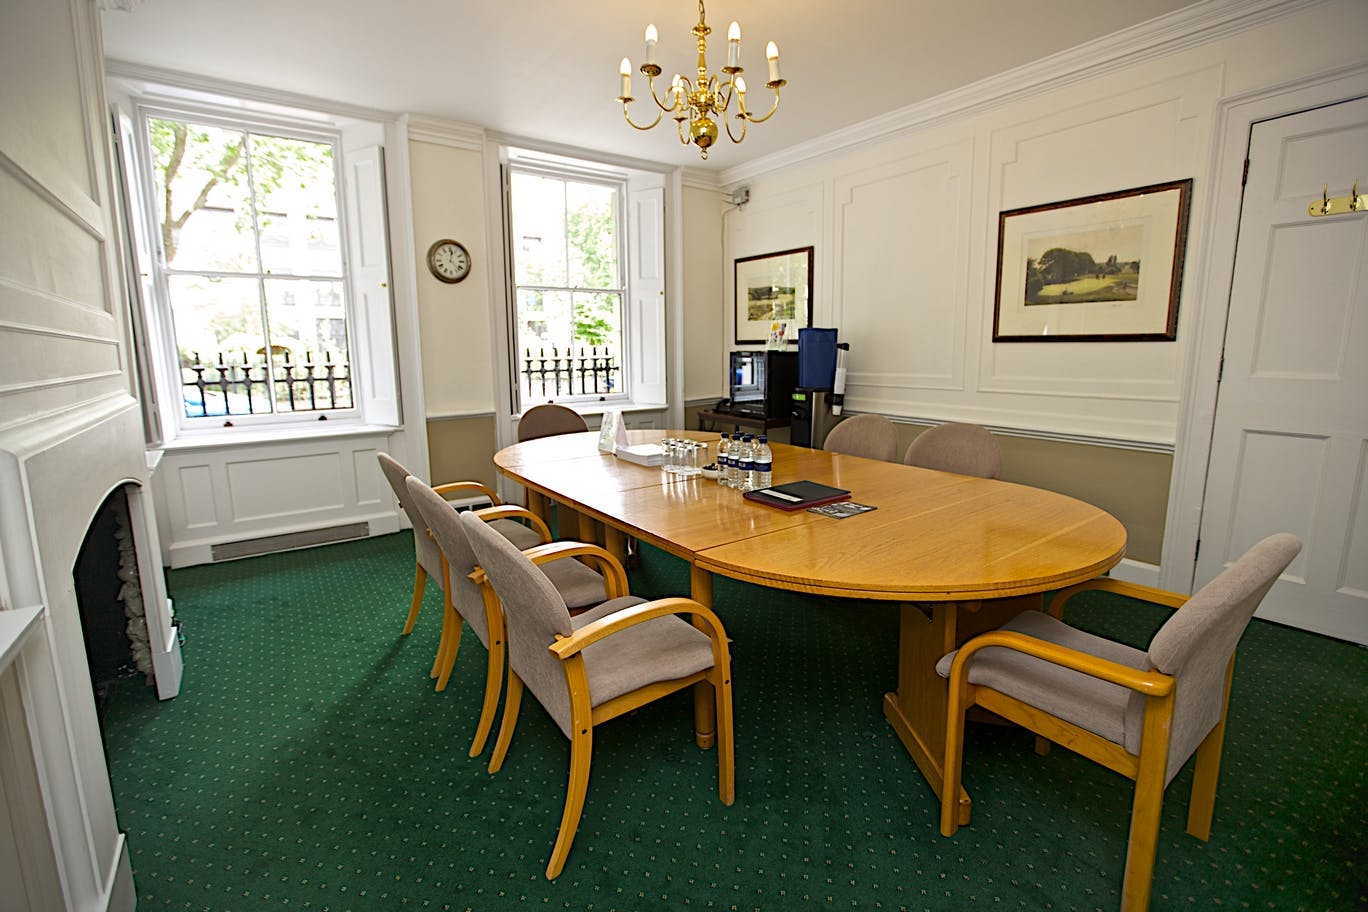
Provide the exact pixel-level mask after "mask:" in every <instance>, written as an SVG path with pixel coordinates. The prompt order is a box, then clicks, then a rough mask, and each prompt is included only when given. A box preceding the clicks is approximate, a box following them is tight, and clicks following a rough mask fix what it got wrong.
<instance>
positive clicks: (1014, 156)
mask: <svg viewBox="0 0 1368 912" xmlns="http://www.w3.org/2000/svg"><path fill="white" fill-rule="evenodd" d="M1107 84H1109V85H1120V86H1124V88H1123V89H1121V90H1120V91H1116V92H1113V93H1109V94H1107V95H1104V96H1100V97H1097V98H1095V99H1094V100H1092V101H1091V102H1087V103H1082V104H1070V105H1063V106H1061V107H1059V108H1057V109H1054V110H1051V111H1049V112H1047V113H1044V114H1043V116H1039V117H1035V118H1033V119H1029V120H1020V121H1018V122H1016V123H1014V124H1012V125H1011V126H1008V127H1004V128H1002V129H999V130H996V131H994V133H993V137H992V153H991V154H992V165H991V166H992V173H993V175H994V180H993V183H992V185H991V186H990V192H992V193H993V194H994V197H995V198H996V199H997V200H998V201H999V207H998V208H999V209H1017V208H1020V207H1022V206H1033V205H1036V204H1039V203H1050V202H1055V201H1057V200H1066V199H1074V198H1076V197H1080V196H1091V195H1092V194H1095V193H1107V192H1110V191H1113V190H1125V189H1128V188H1130V187H1142V186H1144V185H1146V184H1153V183H1159V182H1161V181H1169V180H1180V179H1182V178H1185V177H1192V176H1194V175H1195V173H1196V171H1197V169H1198V168H1200V167H1201V166H1202V165H1204V164H1205V161H1204V160H1203V158H1202V156H1203V155H1204V154H1205V152H1206V149H1205V148H1204V146H1203V142H1204V138H1205V137H1206V135H1207V133H1208V122H1209V120H1210V117H1211V111H1212V106H1213V105H1214V104H1215V101H1216V99H1217V98H1219V97H1220V93H1221V71H1220V67H1209V68H1206V69H1203V70H1198V71H1196V72H1193V73H1187V74H1182V75H1179V76H1174V77H1171V78H1166V79H1162V80H1159V81H1156V82H1153V83H1150V84H1148V85H1142V86H1134V85H1132V84H1129V81H1128V80H1123V81H1110V82H1108V83H1107ZM1050 103H1051V99H1050V98H1049V97H1048V96H1047V97H1046V98H1043V99H1041V104H1050ZM1054 103H1055V104H1058V103H1059V102H1058V100H1057V99H1056V100H1054ZM1140 137H1143V138H1144V141H1143V142H1141V141H1139V138H1140ZM1193 214H1194V216H1197V215H1198V213H1197V212H1196V211H1195V210H1194V213H1193ZM1199 223H1200V219H1198V218H1194V220H1193V224H1194V225H1196V224H1199Z"/></svg>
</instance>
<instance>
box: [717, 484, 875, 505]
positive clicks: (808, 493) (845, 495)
mask: <svg viewBox="0 0 1368 912" xmlns="http://www.w3.org/2000/svg"><path fill="white" fill-rule="evenodd" d="M742 496H743V497H745V498H746V499H747V500H753V501H755V502H756V503H762V504H765V505H766V506H770V507H778V508H779V509H781V510H806V509H807V508H808V507H816V506H820V505H821V504H829V503H835V502H836V501H838V500H849V499H850V492H849V491H847V490H845V489H844V488H833V487H831V486H830V485H824V484H819V483H818V482H815V481H790V482H788V483H787V484H781V485H773V486H772V487H768V488H760V489H759V490H756V491H747V492H746V493H745V494H743V495H742Z"/></svg>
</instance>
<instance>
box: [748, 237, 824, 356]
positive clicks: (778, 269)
mask: <svg viewBox="0 0 1368 912" xmlns="http://www.w3.org/2000/svg"><path fill="white" fill-rule="evenodd" d="M812 251H813V248H811V247H799V248H798V249H796V250H783V251H780V252H779V253H765V254H761V255H759V256H750V257H741V258H740V259H738V260H737V261H736V290H735V295H736V302H735V304H736V313H735V319H736V344H737V345H749V344H758V343H761V342H764V341H765V340H766V339H768V338H769V333H770V326H771V324H773V323H775V322H778V321H783V322H791V323H792V324H793V325H794V326H795V327H802V326H811V325H812ZM792 341H793V343H794V344H797V341H798V338H797V333H794V336H793V340H792Z"/></svg>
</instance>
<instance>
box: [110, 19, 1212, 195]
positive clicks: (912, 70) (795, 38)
mask: <svg viewBox="0 0 1368 912" xmlns="http://www.w3.org/2000/svg"><path fill="white" fill-rule="evenodd" d="M115 2H117V0H115ZM1192 2H1193V0H1101V2H1099V0H1032V2H1029V3H1022V2H1003V0H921V2H915V3H914V2H911V0H863V2H860V0H848V2H847V3H845V4H839V5H838V4H836V3H833V2H829V0H713V2H712V3H711V4H710V5H709V8H708V24H709V25H710V26H711V27H712V29H713V33H712V35H711V36H710V38H709V48H708V50H709V54H708V63H709V69H710V70H711V71H713V72H716V71H717V70H718V68H719V67H720V66H721V65H722V64H723V63H725V62H726V31H727V24H728V23H729V22H730V21H731V20H732V19H738V20H740V23H741V28H742V36H743V40H742V64H743V65H744V66H745V68H746V70H747V73H748V74H749V75H750V76H751V79H750V80H749V82H750V87H751V91H750V93H749V100H750V103H751V104H750V106H751V107H752V108H761V104H762V99H766V98H767V97H768V94H767V92H766V91H765V90H763V89H762V85H763V83H764V79H765V76H764V74H765V72H766V69H765V66H766V65H765V56H764V49H765V42H767V41H771V40H772V41H775V42H776V43H777V44H778V45H779V50H780V62H781V65H782V68H783V74H782V75H783V76H784V78H785V79H787V80H788V83H789V84H788V86H787V87H785V89H784V91H783V100H782V102H781V104H780V106H779V112H778V113H777V114H776V115H775V117H774V118H773V119H772V120H771V121H769V122H768V123H766V124H763V125H760V126H755V127H753V128H752V129H751V131H750V133H749V135H748V136H747V137H746V140H745V142H744V143H743V144H742V145H739V146H733V145H732V144H731V143H729V142H727V141H726V140H725V138H724V139H722V140H719V143H718V145H717V146H716V147H714V150H713V152H712V154H711V155H710V156H709V158H708V160H707V161H706V162H704V161H702V160H701V159H700V157H699V155H698V151H697V150H696V149H695V148H693V147H688V148H685V147H684V146H681V145H680V143H679V140H678V138H677V136H676V135H675V131H674V125H673V123H672V122H671V121H669V120H668V119H667V120H665V121H664V122H662V124H661V125H660V126H658V127H656V128H655V130H652V131H650V132H649V133H638V132H637V131H635V130H632V129H630V128H629V127H628V126H627V125H626V124H625V123H624V122H623V119H622V106H621V104H619V103H618V102H617V101H616V96H617V94H618V88H619V77H618V63H619V61H620V60H621V59H622V58H623V57H630V58H631V60H632V63H633V67H634V68H635V67H636V66H639V65H640V63H641V59H642V52H643V47H644V42H643V39H642V33H643V30H644V29H645V26H646V24H647V23H648V22H654V23H655V25H656V27H657V28H658V29H659V31H660V50H659V55H658V56H659V62H660V65H661V67H662V68H663V69H664V75H663V76H662V77H661V79H660V80H658V82H663V83H665V84H668V78H669V76H670V75H671V74H673V73H674V72H676V71H679V72H683V73H686V74H690V75H691V74H692V73H693V72H694V71H695V70H696V68H697V62H696V55H695V54H694V45H693V40H694V39H693V36H692V35H691V34H690V32H689V30H690V29H691V28H692V27H693V25H694V23H695V22H697V21H698V8H697V5H696V4H695V3H694V2H693V0H631V2H628V0H580V2H578V3H568V2H563V0H503V2H481V3H477V2H471V0H442V2H438V0H387V2H383V3H377V2H375V0H283V2H282V0H233V2H231V3H225V2H224V0H142V2H134V3H132V4H131V5H132V7H133V8H132V9H131V10H130V11H122V10H110V11H106V12H104V13H103V14H102V15H103V21H104V42H105V52H106V54H107V55H108V57H110V58H111V59H114V60H121V61H127V62H130V63H136V64H143V65H148V66H155V67H160V68H164V69H170V70H178V71H182V72H185V73H193V74H196V75H202V76H209V77H214V78H218V79H226V80H230V81H233V82H241V83H247V84H251V85H257V86H262V87H266V88H270V89H275V90H281V91H286V92H292V93H297V94H302V95H309V96H313V97H316V98H322V99H328V100H333V101H339V102H345V103H347V104H350V105H358V106H363V107H368V108H375V109H380V110H384V111H392V112H407V113H411V114H422V115H428V116H433V117H439V118H443V119H448V120H456V121H461V122H464V123H469V124H476V125H480V126H484V127H488V128H491V129H494V130H497V131H499V132H501V133H507V134H512V135H516V136H522V137H527V138H532V139H538V140H543V141H550V142H555V143H562V144H566V145H570V146H575V147H580V148H584V149H591V150H598V151H603V152H611V153H614V154H618V155H626V156H632V157H635V158H641V159H647V160H651V161H656V162H663V163H668V164H677V165H684V166H688V167H693V168H705V169H710V170H719V169H723V168H730V167H734V166H736V165H738V164H740V163H742V162H745V161H748V160H750V159H753V158H758V157H761V156H764V155H767V154H770V153H775V152H778V151H780V150H783V149H785V148H787V147H788V146H791V145H793V144H796V143H800V142H805V141H808V140H812V139H815V138H817V137H820V136H822V135H824V134H827V133H830V132H832V131H834V130H837V129H839V128H842V127H847V126H850V125H852V124H855V123H858V122H860V121H864V120H867V119H869V118H871V117H874V116H876V115H879V114H883V113H885V112H887V111H890V110H894V109H897V108H900V107H903V106H906V105H909V104H912V103H914V102H918V101H922V100H925V99H927V98H931V97H933V96H936V95H939V94H941V93H943V92H946V91H949V90H951V89H956V88H959V87H962V86H965V85H968V84H970V83H973V82H976V81H978V80H980V79H983V78H985V77H988V76H992V75H995V74H997V73H1001V72H1003V71H1006V70H1010V69H1012V68H1014V67H1017V66H1020V65H1022V64H1026V63H1030V62H1032V61H1034V60H1038V59H1040V58H1042V57H1046V56H1049V55H1051V54H1054V53H1057V52H1059V51H1063V50H1066V49H1068V48H1071V47H1074V46H1076V45H1079V44H1082V43H1083V42H1086V41H1090V40H1092V39H1095V38H1099V37H1101V36H1104V35H1107V34H1110V33H1112V32H1116V31H1119V30H1121V29H1123V28H1126V27H1128V26H1132V25H1135V24H1138V23H1141V22H1145V21H1148V20H1150V19H1153V18H1155V17H1158V16H1162V15H1164V14H1166V13H1170V12H1172V11H1174V10H1177V9H1180V8H1182V7H1186V6H1189V5H1192ZM634 89H635V94H636V96H637V98H638V99H644V98H645V79H644V77H642V76H641V74H640V73H636V74H635V76H634ZM662 89H663V85H662ZM645 104H650V102H649V100H646V102H645ZM766 104H767V102H766ZM637 106H638V107H637V108H635V109H634V111H635V112H636V117H637V119H638V120H642V119H645V118H646V117H647V114H648V109H647V108H646V107H644V106H643V102H642V101H638V102H637ZM650 110H651V111H653V110H654V105H651V109H650ZM761 110H764V108H761Z"/></svg>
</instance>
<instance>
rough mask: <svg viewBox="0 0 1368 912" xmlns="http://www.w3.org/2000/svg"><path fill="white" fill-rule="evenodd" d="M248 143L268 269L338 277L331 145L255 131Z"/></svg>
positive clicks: (339, 259) (339, 262)
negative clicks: (264, 134) (265, 134)
mask: <svg viewBox="0 0 1368 912" xmlns="http://www.w3.org/2000/svg"><path fill="white" fill-rule="evenodd" d="M250 145H251V163H252V185H253V188H254V189H255V190H256V195H257V219H258V223H259V225H260V227H261V258H262V264H263V267H264V269H265V271H266V272H269V273H275V274H278V275H329V276H332V275H336V276H340V275H341V274H342V249H341V246H340V244H339V237H338V230H337V189H336V185H335V183H334V177H333V174H334V170H333V150H332V146H331V145H328V144H327V143H319V142H307V141H304V140H298V139H285V138H283V137H279V136H262V135H260V134H257V133H253V134H252V135H251V138H250Z"/></svg>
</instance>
